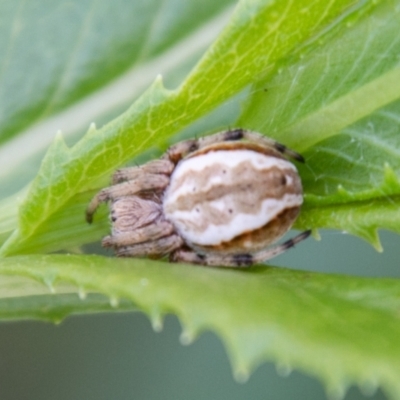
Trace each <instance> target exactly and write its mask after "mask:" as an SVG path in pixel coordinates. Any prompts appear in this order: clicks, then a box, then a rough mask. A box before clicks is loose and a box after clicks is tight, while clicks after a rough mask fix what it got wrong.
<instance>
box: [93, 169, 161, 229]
mask: <svg viewBox="0 0 400 400" xmlns="http://www.w3.org/2000/svg"><path fill="white" fill-rule="evenodd" d="M168 184H169V177H168V176H166V175H159V174H157V175H156V174H142V175H140V176H138V178H137V179H135V180H132V181H128V182H123V183H119V184H117V185H114V186H110V187H108V188H105V189H102V190H100V192H99V193H97V194H96V196H94V197H93V199H92V201H91V202H90V203H89V206H88V208H87V209H86V221H87V222H88V223H91V222H92V221H93V214H94V213H95V211H96V210H97V208H98V207H99V205H100V204H101V203H104V202H107V201H109V200H115V199H117V198H119V197H124V196H132V195H135V194H137V193H139V192H141V191H144V190H160V189H165V188H166V187H167V186H168Z"/></svg>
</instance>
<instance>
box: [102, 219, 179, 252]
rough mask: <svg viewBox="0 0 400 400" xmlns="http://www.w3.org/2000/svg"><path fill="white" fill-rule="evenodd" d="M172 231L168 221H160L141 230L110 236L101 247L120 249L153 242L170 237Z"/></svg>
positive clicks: (172, 228)
mask: <svg viewBox="0 0 400 400" xmlns="http://www.w3.org/2000/svg"><path fill="white" fill-rule="evenodd" d="M173 231H174V227H173V225H172V224H171V223H170V222H168V221H160V222H156V223H153V224H150V225H147V226H145V227H143V228H139V229H135V230H133V231H131V232H118V233H114V234H113V235H111V236H106V237H105V238H104V239H103V241H102V245H103V247H122V246H130V245H135V244H138V243H144V242H148V241H154V240H156V239H159V238H161V237H164V236H168V235H170V234H171V233H172V232H173Z"/></svg>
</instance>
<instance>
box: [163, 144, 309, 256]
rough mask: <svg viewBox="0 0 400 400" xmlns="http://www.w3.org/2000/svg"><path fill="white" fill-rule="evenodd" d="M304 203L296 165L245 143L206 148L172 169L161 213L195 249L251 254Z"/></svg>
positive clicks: (287, 223)
mask: <svg viewBox="0 0 400 400" xmlns="http://www.w3.org/2000/svg"><path fill="white" fill-rule="evenodd" d="M302 202H303V195H302V187H301V181H300V178H299V176H298V173H297V170H296V168H295V166H294V165H293V164H292V163H291V162H289V161H288V160H286V159H285V158H283V157H282V156H281V154H280V153H278V152H277V151H274V150H272V149H268V150H266V149H265V147H261V146H257V145H254V144H249V143H244V142H240V143H223V144H217V145H212V146H208V147H206V148H204V149H202V150H201V151H197V152H194V153H192V154H191V155H190V157H188V158H185V159H183V160H181V161H180V162H179V163H178V165H177V166H176V167H175V169H174V171H173V173H172V175H171V178H170V184H169V186H168V188H167V189H166V191H165V195H164V199H163V210H164V216H165V217H166V219H167V220H169V221H170V222H171V223H172V224H173V225H174V226H175V228H176V230H177V232H178V233H179V235H180V236H181V237H182V238H184V240H185V242H186V243H187V244H188V245H189V246H191V247H193V248H194V249H196V250H197V251H200V252H202V251H205V252H207V251H217V252H230V253H243V251H245V252H254V251H257V250H259V249H261V248H264V247H265V246H268V245H269V244H271V243H274V242H276V241H277V240H278V239H279V238H280V237H281V236H282V235H283V234H284V233H285V232H286V231H287V230H288V229H290V227H291V226H292V224H293V222H294V221H295V219H296V217H297V215H298V212H299V210H300V206H301V204H302Z"/></svg>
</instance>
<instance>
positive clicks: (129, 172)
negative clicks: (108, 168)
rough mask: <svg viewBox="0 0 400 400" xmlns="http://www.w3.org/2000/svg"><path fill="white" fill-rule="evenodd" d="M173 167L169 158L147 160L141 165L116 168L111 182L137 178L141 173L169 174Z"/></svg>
mask: <svg viewBox="0 0 400 400" xmlns="http://www.w3.org/2000/svg"><path fill="white" fill-rule="evenodd" d="M174 168H175V165H174V163H172V162H171V161H170V160H166V159H163V160H154V161H149V162H148V163H147V164H144V165H141V166H137V167H128V168H122V169H118V170H117V171H116V172H115V173H114V175H113V176H112V184H113V185H115V184H116V183H120V182H124V181H130V180H133V179H137V178H139V177H140V176H141V175H143V174H163V175H171V172H172V171H173V169H174Z"/></svg>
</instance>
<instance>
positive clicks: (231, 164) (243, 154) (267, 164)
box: [168, 150, 297, 203]
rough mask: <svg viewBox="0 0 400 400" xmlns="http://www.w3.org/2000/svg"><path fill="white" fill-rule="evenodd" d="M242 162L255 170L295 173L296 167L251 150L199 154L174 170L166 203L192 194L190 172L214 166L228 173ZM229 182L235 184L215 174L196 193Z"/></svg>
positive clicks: (193, 180) (192, 183) (282, 160)
mask: <svg viewBox="0 0 400 400" xmlns="http://www.w3.org/2000/svg"><path fill="white" fill-rule="evenodd" d="M243 162H248V163H251V165H252V166H253V167H254V169H255V170H263V169H265V170H267V169H270V168H272V167H275V168H278V169H281V170H288V169H289V170H293V171H296V172H297V170H296V167H295V166H294V165H293V164H292V163H291V162H289V161H287V160H284V159H280V158H276V157H273V156H268V155H265V154H261V153H257V152H255V151H253V150H234V151H232V150H218V151H213V152H209V153H206V154H201V155H199V156H196V157H193V158H187V159H184V160H182V161H181V162H180V163H179V164H178V165H177V166H176V168H175V170H174V172H173V174H172V176H171V186H173V190H172V191H171V190H170V191H169V193H168V197H169V199H168V202H170V203H171V202H174V201H175V200H176V199H177V198H178V197H180V196H185V195H187V194H190V193H193V187H195V186H196V179H195V178H194V179H192V177H193V174H192V171H196V172H199V171H202V170H203V169H205V168H207V167H210V166H212V165H213V164H214V165H219V166H223V167H224V168H225V167H226V170H227V171H229V170H230V169H231V168H235V167H237V166H238V165H239V164H241V163H243ZM182 178H184V184H181V185H180V186H179V187H177V186H174V185H173V181H178V180H181V179H182ZM230 182H234V183H236V182H235V177H234V176H233V177H232V176H230V175H229V173H227V174H226V176H225V175H220V174H216V175H214V176H212V177H211V178H210V180H209V181H208V182H207V185H206V186H205V187H202V188H197V187H196V191H198V190H199V189H201V191H203V192H206V191H208V190H209V189H211V188H212V187H213V186H214V185H217V184H221V183H224V184H225V185H229V184H230Z"/></svg>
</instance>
